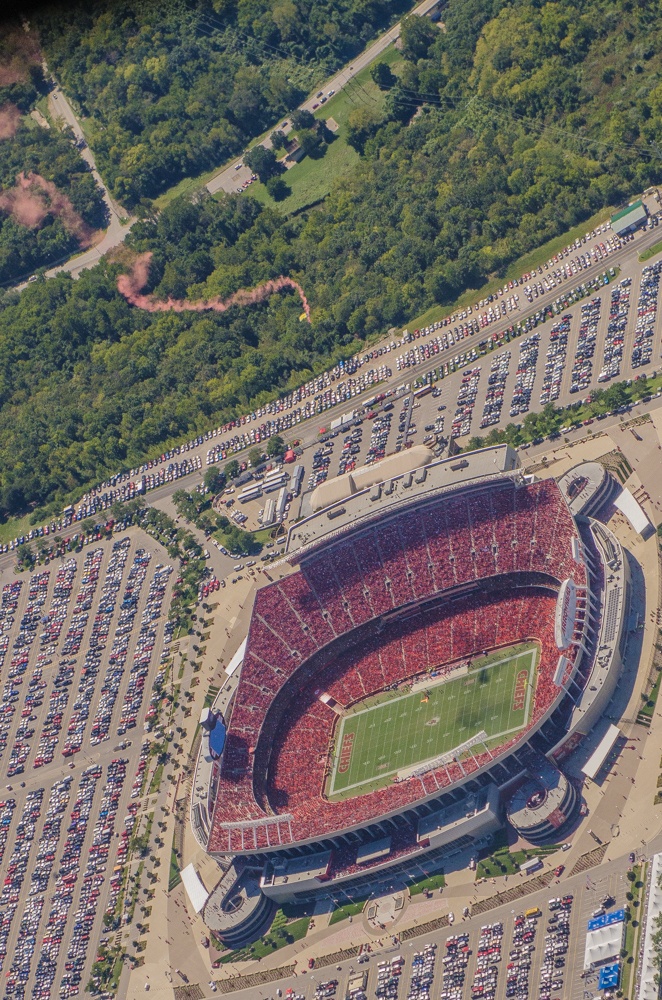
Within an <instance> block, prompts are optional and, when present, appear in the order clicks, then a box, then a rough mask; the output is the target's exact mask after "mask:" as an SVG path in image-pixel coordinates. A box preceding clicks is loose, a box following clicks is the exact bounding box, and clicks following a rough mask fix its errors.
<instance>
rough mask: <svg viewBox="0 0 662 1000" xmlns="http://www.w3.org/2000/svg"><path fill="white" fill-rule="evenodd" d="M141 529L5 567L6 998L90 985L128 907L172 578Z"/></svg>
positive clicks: (2, 962) (1, 580) (0, 837)
mask: <svg viewBox="0 0 662 1000" xmlns="http://www.w3.org/2000/svg"><path fill="white" fill-rule="evenodd" d="M163 560H164V553H163V550H161V549H159V547H158V546H157V545H156V544H155V543H154V542H153V540H152V539H149V538H148V536H146V535H143V534H142V533H140V532H138V531H136V530H132V531H131V532H130V533H128V534H124V535H121V536H119V537H116V538H114V539H113V540H110V541H102V542H98V543H95V544H93V545H91V546H90V547H89V548H88V549H87V550H85V551H83V552H81V553H76V554H75V555H74V554H72V555H70V556H67V557H66V558H63V559H61V560H57V562H52V563H51V564H50V565H49V566H46V567H41V568H39V569H37V570H35V571H34V572H33V573H31V574H28V573H24V574H21V576H19V577H15V576H13V574H11V573H5V574H4V576H3V577H0V587H1V602H0V660H1V661H2V665H3V678H4V686H3V688H2V693H1V700H0V719H1V722H0V733H1V738H0V786H1V788H2V791H1V793H0V795H1V799H0V872H1V873H2V888H1V890H0V969H1V970H2V972H3V974H4V977H5V995H6V996H11V997H18V998H23V997H25V996H29V995H31V996H34V997H38V998H44V1000H45V998H47V997H54V996H59V997H69V996H75V995H78V994H79V993H82V992H84V990H85V987H86V985H87V982H88V980H89V976H90V968H91V965H92V963H93V962H94V960H95V958H96V955H97V947H98V943H99V941H100V940H101V939H102V938H103V937H104V936H105V935H106V931H105V928H104V925H103V917H104V912H105V911H106V909H107V908H110V909H113V908H114V907H115V906H116V905H119V896H120V891H121V888H122V884H123V876H124V866H123V863H124V862H125V861H126V859H127V857H128V844H129V840H130V836H131V833H132V831H133V828H134V823H135V822H136V820H135V817H136V815H137V813H138V810H139V805H140V802H139V799H140V794H141V785H142V776H143V772H144V771H145V768H146V762H145V761H146V756H147V744H146V743H145V742H144V738H145V732H144V726H143V723H144V718H145V715H146V713H150V714H153V712H154V707H153V704H152V685H153V682H154V679H155V676H156V675H157V672H158V670H159V664H160V663H161V660H162V657H163V653H164V644H165V643H167V642H169V639H170V638H171V635H170V632H169V629H168V626H167V623H166V617H165V613H166V612H167V608H168V604H169V599H170V591H171V588H172V584H173V582H174V581H173V579H172V577H173V573H172V568H171V567H170V566H169V565H167V564H166V563H165V562H164V561H163Z"/></svg>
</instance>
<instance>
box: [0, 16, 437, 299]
mask: <svg viewBox="0 0 662 1000" xmlns="http://www.w3.org/2000/svg"><path fill="white" fill-rule="evenodd" d="M438 2H439V0H423V2H422V3H421V4H419V6H418V7H416V8H415V10H413V11H412V13H413V14H418V15H420V16H423V15H424V14H427V13H428V12H429V11H431V10H433V9H434V8H435V7H436V6H437V4H438ZM399 36H400V22H398V23H397V24H395V25H394V26H393V27H392V28H390V29H389V30H388V31H386V32H385V33H384V34H383V35H380V37H379V38H378V39H377V40H376V41H375V42H373V43H372V45H370V46H369V47H368V48H367V49H364V51H363V52H361V53H360V54H359V55H358V56H357V57H356V59H355V60H354V62H353V63H352V64H351V65H350V66H345V67H344V68H343V69H341V70H340V71H339V72H338V73H337V74H336V75H335V76H334V77H332V78H331V79H330V80H327V81H326V83H325V84H324V85H323V86H322V89H323V90H325V91H326V92H328V91H330V90H331V91H335V92H336V93H337V92H338V91H340V90H342V89H343V87H346V86H347V84H348V83H349V82H350V80H352V78H353V77H355V76H356V74H357V73H360V72H361V70H362V69H364V68H365V67H366V66H369V65H370V63H371V62H373V61H374V60H375V59H376V58H377V57H378V56H380V55H381V54H382V52H384V50H385V49H387V48H388V46H389V45H390V44H391V42H394V41H395V40H396V39H397V38H399ZM43 67H44V75H45V77H46V79H47V80H48V79H50V80H52V81H53V84H54V87H53V90H52V91H51V93H50V95H49V102H50V110H51V114H52V115H53V117H54V118H56V119H58V118H59V119H62V120H63V121H64V122H65V123H66V124H67V125H68V126H70V128H71V129H72V130H73V132H74V134H75V136H76V139H78V140H82V141H83V142H84V143H85V136H84V134H83V130H82V128H81V126H80V123H79V121H78V119H77V117H76V114H75V112H74V110H73V108H72V107H71V104H70V103H69V101H68V100H67V97H66V96H65V94H64V93H63V92H62V90H61V89H60V87H59V85H58V84H57V82H56V81H55V79H54V78H53V77H52V75H51V73H50V71H49V70H48V67H47V66H46V64H45V63H44V64H43ZM314 103H315V98H314V97H309V98H308V99H307V100H306V101H304V102H303V104H301V105H300V106H299V108H300V109H301V110H304V109H305V110H306V111H312V106H313V104H314ZM276 125H277V123H274V128H275V127H276ZM289 130H290V127H289V125H288V127H287V128H286V129H285V131H286V132H288V131H289ZM262 145H263V146H265V147H266V148H270V146H271V142H270V140H269V139H265V140H264V142H263V143H262ZM80 154H81V156H82V157H83V159H84V160H85V161H86V162H87V163H88V164H89V166H90V169H91V171H92V176H93V177H94V179H95V181H96V182H97V184H98V185H99V188H100V189H101V192H102V194H103V200H104V201H105V203H106V207H107V208H108V214H109V218H110V225H109V226H108V229H107V230H106V231H105V233H104V236H103V239H102V240H101V241H100V242H99V243H97V245H96V246H94V247H90V249H89V250H85V251H84V252H83V253H80V254H76V256H74V257H71V258H69V260H67V261H65V262H64V263H62V264H57V265H56V266H55V267H51V268H49V270H48V271H46V277H47V278H53V277H55V275H56V274H61V273H62V272H63V271H64V272H66V273H68V274H71V275H72V277H74V278H77V277H78V276H79V274H80V273H81V271H84V270H85V269H86V268H90V267H94V265H95V264H97V263H98V262H99V260H101V258H102V257H103V256H104V255H105V254H106V253H108V251H109V250H112V249H113V247H116V246H119V244H120V243H123V242H124V239H125V237H126V235H127V233H128V232H129V230H130V229H131V226H132V225H133V223H134V221H135V219H130V218H128V217H127V216H126V215H125V214H124V213H123V211H122V209H121V208H120V206H118V205H117V204H116V203H115V202H114V201H113V199H112V198H111V197H110V194H109V193H108V189H107V188H106V185H105V184H104V182H103V179H102V177H101V175H100V173H99V171H98V170H97V165H96V162H95V159H94V155H93V154H92V151H91V150H90V149H89V147H88V146H87V144H86V143H85V145H84V146H83V147H82V149H81V151H80ZM250 176H251V171H250V170H249V168H248V167H244V166H243V164H242V161H241V159H240V160H239V161H233V162H232V163H231V164H230V165H228V166H225V167H223V168H222V169H221V170H220V171H219V172H218V173H217V174H216V176H215V177H213V178H212V179H211V180H210V181H209V183H208V184H207V190H208V191H209V192H210V193H211V194H215V193H216V192H217V191H227V192H232V191H236V190H237V188H238V187H241V184H242V183H243V182H244V181H246V180H250ZM27 285H28V282H27V281H22V282H21V283H20V284H18V285H16V286H15V288H16V290H17V291H22V290H23V289H24V288H26V287H27Z"/></svg>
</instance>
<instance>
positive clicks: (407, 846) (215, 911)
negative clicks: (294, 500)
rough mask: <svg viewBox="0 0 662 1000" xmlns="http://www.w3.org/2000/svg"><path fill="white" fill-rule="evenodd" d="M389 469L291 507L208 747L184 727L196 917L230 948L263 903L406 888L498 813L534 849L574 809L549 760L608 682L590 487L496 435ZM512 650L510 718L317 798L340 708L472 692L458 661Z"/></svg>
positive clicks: (346, 763) (613, 549)
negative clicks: (210, 878)
mask: <svg viewBox="0 0 662 1000" xmlns="http://www.w3.org/2000/svg"><path fill="white" fill-rule="evenodd" d="M412 466H413V467H412ZM384 468H385V467H384ZM387 473H388V478H381V477H380V475H379V466H377V467H373V468H372V469H371V472H370V477H369V481H368V480H367V481H366V483H367V484H363V483H362V482H361V480H360V477H355V479H354V480H353V481H352V482H351V483H348V485H347V486H346V487H345V490H344V492H343V489H342V484H341V483H339V482H336V483H332V484H331V485H330V486H327V488H326V489H325V491H324V494H325V496H324V497H323V498H322V501H321V502H320V499H319V497H316V496H315V494H313V495H312V501H313V502H312V503H311V498H310V497H309V498H308V506H307V508H306V507H305V506H304V508H303V511H302V513H303V514H304V517H303V518H302V519H301V520H299V521H298V522H297V524H296V525H294V526H293V527H292V528H291V529H290V533H289V536H288V542H287V549H286V556H285V559H284V560H283V563H282V565H281V566H280V568H278V567H277V571H279V572H280V573H281V574H282V575H281V576H280V578H279V579H276V580H274V581H273V582H271V583H269V584H268V585H266V586H264V587H262V588H261V589H260V590H259V591H258V592H257V594H256V597H255V604H254V607H253V611H252V617H251V622H250V627H249V631H248V636H247V640H246V644H245V648H244V649H243V653H242V658H241V659H242V662H241V665H240V667H239V671H240V673H238V681H237V683H236V690H235V693H234V696H233V699H232V703H231V705H230V707H229V711H227V712H226V721H227V734H225V733H224V745H223V750H222V753H221V754H220V756H219V755H218V754H216V753H214V752H213V748H211V747H210V737H209V733H208V732H206V731H203V737H202V745H201V750H200V755H199V759H198V764H197V771H196V775H195V780H194V789H195V790H194V793H193V797H192V803H191V822H192V826H193V831H194V833H195V836H196V838H197V840H198V842H199V843H200V846H201V847H203V848H204V850H205V851H207V852H208V853H209V854H210V855H212V856H213V857H214V858H216V859H217V860H218V862H219V865H220V866H221V869H222V876H221V879H220V881H219V883H218V885H217V886H216V888H215V890H214V891H213V892H212V894H211V895H210V897H209V900H208V901H207V904H206V907H205V911H204V914H203V916H204V919H205V921H206V923H207V924H208V926H210V927H211V928H213V929H214V930H216V931H217V932H218V933H219V935H220V936H221V937H222V938H223V939H224V940H225V941H226V942H227V943H229V944H233V943H237V942H239V941H240V940H243V939H244V938H246V937H247V936H249V935H250V934H251V932H253V931H255V929H256V928H258V927H259V926H260V924H261V923H262V922H263V921H264V920H265V919H266V917H267V915H268V913H269V912H271V911H272V910H273V908H274V907H275V905H276V904H277V903H281V902H283V901H286V900H295V901H300V902H306V901H310V900H312V899H315V898H317V897H319V896H320V895H321V894H324V895H328V896H330V897H332V898H333V899H335V900H337V901H340V900H342V899H343V898H347V897H348V896H350V895H351V894H352V893H357V892H366V891H370V889H377V888H379V887H381V888H383V887H385V886H387V885H388V884H389V883H392V882H393V880H395V879H399V878H404V879H405V880H406V879H408V878H413V877H416V876H417V877H420V876H421V871H422V870H423V871H428V870H433V869H434V868H435V867H437V868H438V867H440V866H443V865H446V866H447V865H448V864H449V862H450V859H452V858H453V856H458V857H459V856H460V855H461V854H462V852H465V851H467V850H472V849H473V848H476V846H480V843H481V841H484V839H485V838H486V837H487V836H488V835H489V834H491V833H493V832H494V831H495V830H496V829H498V828H499V827H500V826H502V825H503V823H504V822H505V821H506V820H507V821H508V822H510V823H511V825H512V826H514V827H515V829H517V830H518V832H519V833H520V834H521V835H522V836H524V837H526V838H527V839H528V840H530V841H531V842H532V843H541V842H544V841H545V840H548V839H551V838H554V839H558V838H559V837H561V836H562V835H563V833H564V831H565V830H566V829H568V827H569V826H570V825H571V824H572V823H573V822H574V821H575V819H576V817H577V814H578V811H579V808H580V804H581V796H580V791H579V790H578V789H577V788H576V787H575V785H574V784H573V783H572V782H571V781H570V780H569V779H568V778H567V777H566V776H565V775H564V774H563V770H562V767H563V759H564V757H565V756H567V754H568V753H570V752H571V751H572V750H573V749H574V747H575V746H576V745H577V743H578V742H579V741H580V740H581V738H582V736H583V735H585V734H587V733H588V732H590V730H591V728H592V727H593V725H594V723H595V722H596V720H597V719H598V718H600V717H601V716H602V715H603V713H604V711H605V709H606V706H607V704H608V703H609V701H610V699H611V696H612V694H613V692H614V689H615V685H616V682H617V680H618V677H619V674H620V670H621V665H622V653H623V646H624V642H625V637H626V633H625V630H624V621H625V619H626V615H627V608H628V603H629V590H630V582H629V575H628V562H627V558H626V556H625V553H624V551H623V550H622V548H621V545H620V543H619V542H618V540H617V539H616V538H615V536H614V535H613V534H612V532H611V531H609V529H608V528H607V527H605V525H604V524H602V523H600V522H599V521H598V520H596V519H594V518H592V517H589V516H587V515H586V514H585V512H584V511H585V510H586V508H588V509H590V510H591V511H592V512H595V506H596V503H595V501H596V491H597V492H598V493H599V494H600V496H603V495H606V492H607V490H606V486H605V481H604V479H601V478H600V477H596V476H595V475H594V476H593V480H592V481H594V483H595V486H594V488H593V489H591V488H590V484H589V485H588V486H587V480H589V479H590V478H591V477H582V476H581V471H579V472H578V473H577V482H575V481H574V480H573V478H572V476H571V477H570V478H569V479H568V477H566V481H565V483H564V485H565V488H564V489H561V488H560V487H559V485H558V484H557V483H556V482H555V480H554V479H552V478H537V477H533V476H525V475H523V474H522V471H521V469H520V468H519V462H518V457H517V454H516V452H514V451H513V450H512V449H511V448H510V447H509V446H507V445H503V446H499V447H495V448H484V449H481V450H478V451H476V452H471V453H468V454H466V455H461V456H457V457H455V458H452V459H446V460H443V461H434V460H433V456H432V455H431V453H429V452H427V450H426V449H423V448H417V449H412V453H410V454H409V455H407V456H405V457H403V459H402V461H401V462H400V463H396V464H394V463H393V462H392V461H391V462H390V463H389V464H388V469H387ZM345 482H348V480H347V479H345ZM580 494H582V497H583V500H584V501H585V503H584V505H583V506H582V505H581V503H580V500H579V497H580ZM327 500H328V503H327ZM304 502H305V498H304ZM571 506H572V511H571ZM522 643H528V644H529V647H530V646H531V644H533V645H535V647H536V649H537V651H538V653H537V666H536V669H535V671H534V672H533V673H532V674H530V675H527V673H526V671H518V672H517V673H516V674H513V677H514V682H513V683H514V686H513V688H512V690H513V694H512V706H511V708H512V711H513V713H514V714H513V715H512V716H509V718H510V719H511V722H512V719H516V720H519V721H517V724H512V725H511V726H510V728H506V729H503V730H502V731H498V732H497V731H493V730H490V727H489V723H488V722H487V721H485V720H483V719H480V718H472V719H471V721H470V722H467V725H466V726H462V727H461V728H462V729H464V730H466V732H463V734H462V738H461V739H458V740H457V742H453V745H452V746H448V745H445V746H442V747H441V749H442V752H435V753H434V754H433V755H432V756H430V757H427V758H426V757H425V754H423V755H422V757H423V759H419V760H415V761H414V766H410V767H407V768H397V769H396V768H395V766H391V763H392V762H391V760H390V758H388V755H387V754H385V755H384V756H383V757H382V758H379V759H380V760H381V759H384V760H387V763H384V764H381V765H378V766H377V770H376V771H375V773H374V774H372V773H370V774H368V777H370V778H373V779H374V780H372V781H370V782H367V784H365V783H364V784H363V785H360V787H358V786H357V789H356V790H355V791H354V792H353V793H352V792H351V791H350V792H348V791H347V790H345V791H344V792H341V793H335V794H333V793H332V789H333V787H334V786H333V784H332V783H330V777H331V776H333V775H335V776H337V775H338V774H339V773H340V772H341V771H342V770H343V769H345V770H347V768H349V767H350V765H351V762H352V753H353V745H352V740H353V738H354V734H353V733H352V732H349V734H348V730H351V729H352V726H351V724H348V719H350V722H351V717H353V716H351V713H353V712H355V711H356V706H357V705H359V706H363V705H368V706H370V705H372V704H375V703H377V702H378V701H379V700H380V699H384V698H390V697H394V698H395V697H396V696H398V695H399V694H400V693H402V692H404V693H410V692H418V691H420V692H421V699H420V700H421V704H422V709H423V707H424V706H423V702H425V701H427V700H428V699H429V697H430V695H429V692H428V690H427V689H428V688H429V686H430V685H431V684H432V683H434V684H437V685H438V684H450V683H451V681H452V682H453V683H455V684H456V685H457V683H458V678H459V679H460V684H461V685H462V686H470V685H471V684H474V683H475V684H480V683H485V684H487V683H489V682H490V681H489V677H490V675H489V672H488V671H487V670H486V669H483V670H481V671H478V672H475V671H474V672H471V671H472V664H473V663H474V662H483V661H482V660H481V657H489V656H490V655H492V657H493V659H494V657H495V655H496V652H498V651H504V657H506V656H507V655H509V654H507V651H508V650H511V649H512V648H513V647H516V646H517V644H522ZM495 651H496V652H495ZM485 662H488V660H487V659H486V660H485ZM478 673H480V675H481V676H477V674H478ZM448 690H449V691H450V688H449V689H448ZM385 692H389V693H388V694H386V693H385ZM403 696H404V695H403ZM525 706H526V711H525V710H524V707H525ZM422 709H421V710H422ZM518 712H519V715H518V714H517V713H518ZM492 718H494V716H492ZM343 720H344V721H345V725H344V728H343V732H344V733H345V736H344V737H343V739H342V741H340V742H339V741H338V739H337V737H338V734H339V733H340V731H341V726H342V723H343ZM438 721H439V720H438V719H434V718H433V719H429V720H428V723H426V724H428V725H433V724H436V723H437V722H438ZM442 721H443V720H442ZM464 721H466V720H464ZM492 725H493V727H494V723H493V724H492ZM394 726H397V722H394ZM472 726H473V729H472ZM207 728H208V727H207ZM440 728H442V729H443V728H444V727H443V726H441V727H440ZM449 728H452V727H450V726H449ZM430 732H431V730H430ZM348 735H349V737H351V738H350V739H349V740H348ZM440 735H445V736H446V737H447V738H450V739H452V740H453V741H455V740H456V738H457V737H456V733H455V732H454V731H452V732H451V734H450V736H449V734H448V733H446V734H440ZM386 736H387V737H389V741H388V742H389V746H390V747H391V748H392V747H393V742H394V741H393V739H392V738H390V737H391V734H389V733H387V734H386ZM416 738H417V739H420V733H417V735H416ZM426 739H428V740H430V741H431V740H432V736H426ZM437 749H439V747H437ZM367 763H369V762H367ZM379 767H383V768H384V769H385V770H384V772H383V773H381V772H380V771H379ZM362 780H363V781H364V782H366V781H367V777H366V776H365V775H363V779H362Z"/></svg>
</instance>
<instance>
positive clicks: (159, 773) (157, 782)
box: [148, 764, 164, 795]
mask: <svg viewBox="0 0 662 1000" xmlns="http://www.w3.org/2000/svg"><path fill="white" fill-rule="evenodd" d="M163 768H164V765H163V764H157V766H156V770H155V771H154V774H153V775H152V780H151V781H150V783H149V792H148V794H149V795H153V794H154V793H155V792H158V790H159V788H160V787H161V778H162V777H163Z"/></svg>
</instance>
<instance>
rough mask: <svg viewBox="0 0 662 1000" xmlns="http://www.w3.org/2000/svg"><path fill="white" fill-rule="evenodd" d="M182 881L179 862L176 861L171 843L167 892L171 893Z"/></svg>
mask: <svg viewBox="0 0 662 1000" xmlns="http://www.w3.org/2000/svg"><path fill="white" fill-rule="evenodd" d="M181 880H182V876H181V875H180V873H179V862H178V861H177V855H176V854H175V845H174V843H173V845H172V847H171V848H170V874H169V878H168V892H172V890H173V889H175V888H177V886H178V885H179V883H180V882H181Z"/></svg>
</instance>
